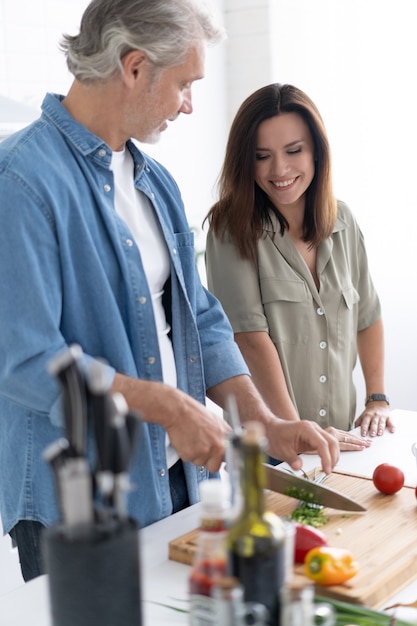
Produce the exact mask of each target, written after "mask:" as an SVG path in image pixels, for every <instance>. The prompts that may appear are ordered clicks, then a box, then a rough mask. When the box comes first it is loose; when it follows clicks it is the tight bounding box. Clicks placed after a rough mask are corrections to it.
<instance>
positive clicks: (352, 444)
mask: <svg viewBox="0 0 417 626" xmlns="http://www.w3.org/2000/svg"><path fill="white" fill-rule="evenodd" d="M326 430H327V432H329V433H331V434H332V435H333V436H334V437H336V439H337V440H338V442H339V448H340V450H341V451H342V450H343V451H351V452H358V450H365V448H369V446H370V445H371V441H369V439H363V437H358V435H355V434H354V433H352V432H349V431H346V430H339V429H338V428H334V427H333V426H329V427H328V428H326Z"/></svg>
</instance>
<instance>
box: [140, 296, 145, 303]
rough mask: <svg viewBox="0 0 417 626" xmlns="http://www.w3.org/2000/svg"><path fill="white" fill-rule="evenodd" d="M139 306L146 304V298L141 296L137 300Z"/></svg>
mask: <svg viewBox="0 0 417 626" xmlns="http://www.w3.org/2000/svg"><path fill="white" fill-rule="evenodd" d="M139 304H146V296H141V297H140V298H139Z"/></svg>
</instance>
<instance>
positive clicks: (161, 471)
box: [159, 469, 166, 478]
mask: <svg viewBox="0 0 417 626" xmlns="http://www.w3.org/2000/svg"><path fill="white" fill-rule="evenodd" d="M165 474H166V470H164V469H161V470H160V472H159V475H160V476H161V478H163V477H164V476H165Z"/></svg>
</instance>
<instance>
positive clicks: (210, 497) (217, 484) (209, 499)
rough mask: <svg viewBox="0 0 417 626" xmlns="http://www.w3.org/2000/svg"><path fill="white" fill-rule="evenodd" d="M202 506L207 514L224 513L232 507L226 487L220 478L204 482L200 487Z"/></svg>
mask: <svg viewBox="0 0 417 626" xmlns="http://www.w3.org/2000/svg"><path fill="white" fill-rule="evenodd" d="M199 490H200V498H201V505H202V508H203V511H204V512H206V513H211V512H212V513H216V512H218V513H224V511H225V510H226V509H228V508H229V506H230V500H229V495H228V491H227V489H226V485H225V484H224V483H223V481H222V480H221V479H220V478H210V479H209V480H204V481H203V482H201V483H200V485H199Z"/></svg>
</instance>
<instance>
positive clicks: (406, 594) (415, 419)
mask: <svg viewBox="0 0 417 626" xmlns="http://www.w3.org/2000/svg"><path fill="white" fill-rule="evenodd" d="M392 414H393V417H394V419H395V423H396V432H395V433H394V434H390V433H388V432H387V433H386V434H385V435H384V436H383V437H378V438H375V439H373V440H372V445H371V447H370V448H368V449H366V450H364V451H361V452H344V453H342V454H341V457H340V461H339V463H338V464H337V466H336V468H335V469H337V470H341V471H347V472H349V473H353V474H361V475H364V476H371V475H372V473H373V470H374V468H375V467H376V466H377V465H378V464H379V463H383V462H389V463H391V464H393V465H396V466H397V467H400V468H401V469H402V470H403V471H404V474H405V478H406V484H407V485H412V486H415V485H416V484H417V465H416V459H415V457H414V456H413V455H412V453H411V444H412V443H413V442H414V441H417V413H416V412H411V411H402V410H396V411H393V412H392ZM303 462H304V469H305V470H309V469H312V468H314V467H319V466H320V461H319V457H318V456H316V455H303ZM416 507H417V501H416ZM198 512H199V506H198V505H195V506H193V507H190V508H188V509H186V510H184V511H181V512H180V513H177V514H176V515H173V516H171V517H169V518H167V519H164V520H161V521H160V522H157V523H156V524H153V525H152V526H148V527H147V528H144V529H143V530H141V531H140V546H141V566H142V596H143V598H144V603H143V613H144V626H157V625H158V626H160V624H164V625H168V624H172V625H174V624H182V625H185V624H187V623H188V617H187V614H186V613H180V612H177V611H174V610H173V609H172V608H166V607H164V606H161V603H162V604H163V603H165V604H169V605H171V606H176V607H178V608H184V609H187V608H188V605H187V579H188V575H189V572H190V568H189V567H188V566H186V565H182V564H180V563H176V562H173V561H169V560H168V542H169V541H170V540H171V539H175V538H176V537H178V536H179V535H181V534H183V533H186V532H187V531H189V530H192V529H193V528H195V527H196V526H197V525H198V521H199V517H198ZM416 539H417V538H414V537H413V538H411V537H410V542H411V541H415V540H416ZM381 549H383V546H381ZM415 600H417V580H416V581H415V582H413V583H412V584H411V585H408V586H407V587H405V588H404V589H403V590H402V591H401V592H400V593H399V594H397V595H396V596H394V597H393V598H392V603H394V602H403V603H407V602H413V601H415ZM390 603H391V602H390ZM396 616H397V617H399V618H402V619H404V620H407V621H409V622H410V623H413V624H417V609H404V608H402V609H399V610H397V612H396ZM29 625H30V626H52V621H51V618H50V612H49V597H48V585H47V577H46V576H42V577H40V578H37V579H35V580H33V581H31V582H29V583H26V584H24V585H22V586H21V587H19V588H18V589H15V590H14V591H11V592H9V593H6V594H4V595H3V596H0V626H29ZM74 626H76V625H74Z"/></svg>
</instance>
